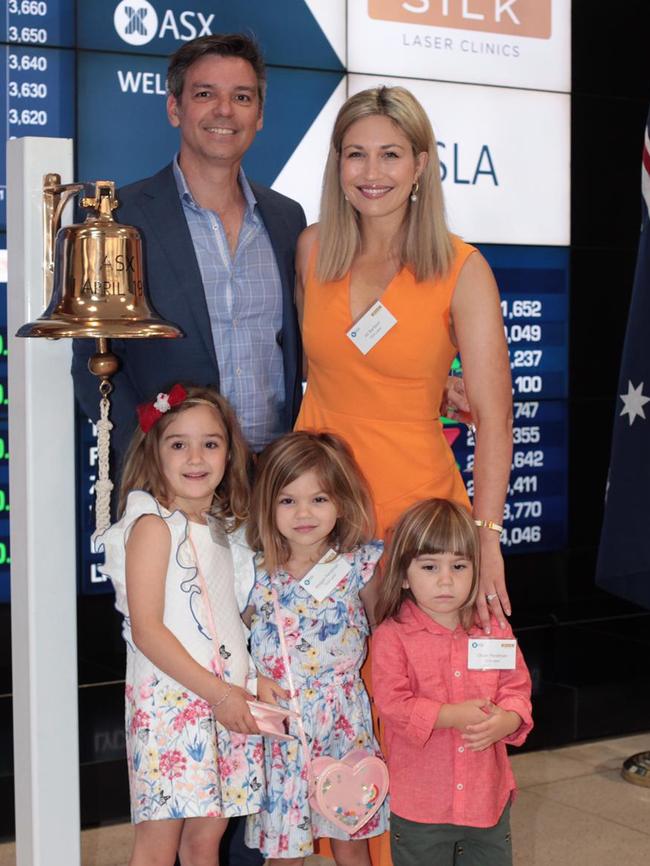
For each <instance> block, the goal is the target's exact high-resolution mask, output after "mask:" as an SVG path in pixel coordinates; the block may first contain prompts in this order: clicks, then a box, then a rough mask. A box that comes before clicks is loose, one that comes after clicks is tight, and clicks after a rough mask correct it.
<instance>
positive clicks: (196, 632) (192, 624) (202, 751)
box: [99, 491, 264, 823]
mask: <svg viewBox="0 0 650 866" xmlns="http://www.w3.org/2000/svg"><path fill="white" fill-rule="evenodd" d="M143 514H158V515H159V516H160V517H162V518H163V519H164V520H165V522H166V524H167V526H168V528H169V531H170V534H171V541H172V543H171V549H170V556H169V564H168V570H167V576H166V581H165V609H164V615H163V621H164V623H165V625H166V626H167V627H168V628H169V629H170V631H172V632H173V633H174V635H175V636H176V637H177V638H178V639H179V640H180V642H181V643H182V644H183V646H184V647H185V649H186V650H187V651H188V652H189V653H190V655H192V656H193V658H194V659H195V660H196V661H198V662H199V663H200V664H202V665H203V666H204V667H205V668H207V669H208V670H212V669H213V660H214V654H215V647H214V645H213V640H212V636H211V634H210V628H209V618H208V617H207V615H206V609H205V603H206V599H205V597H204V595H203V593H202V591H201V586H200V582H199V580H198V578H197V574H196V568H195V567H194V557H193V554H192V552H191V546H190V545H189V544H187V543H186V542H187V538H188V532H191V536H192V540H193V542H194V545H195V550H196V552H197V556H198V559H199V563H200V565H201V571H202V573H203V576H204V579H205V584H206V589H207V592H208V597H209V598H208V603H209V602H210V600H212V605H211V607H212V614H213V620H214V621H215V623H216V629H217V643H218V644H219V647H218V651H219V652H220V657H221V660H222V666H223V669H224V677H225V679H226V680H228V681H232V682H235V683H237V684H238V685H242V686H243V685H250V684H249V683H248V682H247V676H248V668H249V661H250V660H249V658H248V653H247V650H246V638H245V634H244V627H243V624H241V621H240V619H239V612H238V607H237V602H236V600H235V589H234V577H233V564H232V555H231V552H230V549H229V546H228V545H227V546H225V547H224V546H222V545H219V544H216V543H214V542H213V541H212V539H211V537H210V531H209V528H208V527H207V526H203V525H199V524H194V523H193V524H190V525H189V526H188V522H187V519H186V518H185V517H184V515H182V514H181V513H180V512H178V511H176V512H173V513H170V512H168V511H167V510H166V509H164V508H163V507H162V506H161V505H160V504H159V503H158V502H156V500H155V499H153V497H151V496H150V495H149V494H147V493H144V492H142V491H136V492H134V493H131V494H130V496H129V499H128V502H127V509H126V513H125V515H124V517H123V518H122V519H121V520H120V521H119V522H118V523H117V524H115V525H114V526H112V527H111V528H110V529H109V530H108V531H107V532H106V533H104V535H103V536H101V538H100V539H99V541H100V544H101V546H102V547H103V548H105V550H106V564H105V565H104V567H103V571H104V573H105V574H107V575H108V576H109V577H110V578H111V580H113V583H114V585H115V588H116V606H117V607H118V610H120V612H121V613H122V614H123V615H124V625H123V635H124V638H125V640H126V644H127V669H126V686H125V694H126V701H125V710H126V713H125V721H126V751H127V759H128V768H129V786H130V792H131V814H132V819H133V822H134V823H138V822H140V821H154V820H156V821H157V820H162V819H168V818H195V817H219V816H223V817H232V816H235V815H248V814H251V813H252V812H255V811H257V810H258V809H259V808H260V805H261V799H262V795H263V787H264V786H263V780H264V775H263V773H264V769H263V754H264V747H263V743H262V739H261V737H246V736H244V735H243V734H235V733H231V732H229V731H227V730H226V729H225V728H223V727H222V726H221V725H219V724H216V723H215V720H214V718H213V716H212V712H211V710H210V706H209V705H208V703H207V702H206V701H204V700H203V699H202V698H200V697H198V696H197V695H195V694H193V693H192V692H190V691H189V690H188V689H185V688H184V687H183V686H182V685H180V684H179V683H177V682H176V681H175V680H173V679H172V678H171V677H169V676H167V675H166V674H165V673H163V672H162V671H160V670H159V669H158V668H156V666H155V665H154V664H153V663H152V662H151V661H150V660H149V659H148V658H147V657H146V656H145V655H143V653H141V652H140V650H138V648H137V647H136V646H135V644H134V643H133V640H132V637H131V626H130V619H129V612H128V607H127V598H126V586H125V575H124V550H125V544H126V539H127V538H128V533H129V531H130V529H131V527H132V526H133V524H134V523H135V521H136V520H137V519H138V518H139V517H140V516H142V515H143ZM190 527H191V528H190ZM228 541H229V544H230V545H233V544H235V543H237V541H236V537H235V538H232V537H229V538H228ZM217 600H218V602H219V604H217V603H216V602H217Z"/></svg>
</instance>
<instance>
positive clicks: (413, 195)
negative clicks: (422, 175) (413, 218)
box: [411, 180, 420, 202]
mask: <svg viewBox="0 0 650 866" xmlns="http://www.w3.org/2000/svg"><path fill="white" fill-rule="evenodd" d="M419 189H420V184H419V183H418V182H417V180H416V181H415V183H414V184H413V186H412V187H411V201H413V202H415V201H417V200H418V190H419Z"/></svg>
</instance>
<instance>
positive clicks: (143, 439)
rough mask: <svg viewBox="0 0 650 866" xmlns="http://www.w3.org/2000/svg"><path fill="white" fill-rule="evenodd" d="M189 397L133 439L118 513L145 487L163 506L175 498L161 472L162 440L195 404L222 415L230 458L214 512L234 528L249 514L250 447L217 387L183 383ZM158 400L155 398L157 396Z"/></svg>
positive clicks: (121, 486)
mask: <svg viewBox="0 0 650 866" xmlns="http://www.w3.org/2000/svg"><path fill="white" fill-rule="evenodd" d="M183 387H184V388H185V390H186V392H187V397H186V399H185V400H183V402H182V403H178V404H177V405H175V406H172V407H171V408H170V409H169V411H167V412H165V414H164V415H162V416H161V417H160V418H159V419H158V420H157V421H156V423H155V424H154V425H153V427H151V429H150V430H149V432H148V433H144V432H143V431H142V430H141V429H140V427H138V428H137V430H136V431H135V433H134V434H133V438H132V439H131V443H130V445H129V449H128V451H127V453H126V458H125V460H124V468H123V471H122V481H121V484H120V500H119V505H118V512H119V514H120V516H121V515H122V514H123V513H124V509H125V507H126V498H127V496H128V495H129V493H130V492H131V491H132V490H145V491H146V492H147V493H151V495H152V496H154V497H155V498H156V499H157V500H158V501H159V502H160V503H161V504H162V505H164V506H165V507H168V506H169V505H170V504H171V501H172V499H173V495H172V492H171V491H170V490H169V487H168V484H167V482H166V480H165V476H164V474H163V471H162V465H161V462H160V441H161V439H162V436H163V434H164V432H165V430H166V429H167V428H168V427H169V425H170V424H171V422H172V421H173V420H174V418H177V417H178V415H180V414H181V413H182V412H187V410H188V409H192V408H193V407H194V406H209V407H210V408H211V409H212V410H213V411H214V413H215V414H216V415H217V417H218V418H219V421H220V423H221V425H222V426H223V428H224V431H225V433H226V440H227V441H226V447H227V448H228V460H227V462H226V470H225V472H224V475H223V478H222V479H221V483H220V484H219V486H218V487H217V489H216V490H215V491H214V499H213V501H212V508H211V512H212V514H213V515H214V516H215V517H219V518H221V519H223V520H225V521H226V522H227V524H228V527H227V528H232V529H234V528H235V527H237V526H239V525H240V524H241V523H242V522H243V521H244V520H245V519H246V517H247V516H248V505H249V500H250V485H249V481H248V448H247V446H246V442H245V441H244V437H243V435H242V432H241V429H240V427H239V421H238V420H237V416H236V415H235V412H234V410H233V408H232V406H231V405H230V403H228V401H227V400H226V399H225V397H222V396H221V394H219V392H218V391H215V389H214V388H204V387H200V386H197V385H184V386H183ZM154 399H155V397H154Z"/></svg>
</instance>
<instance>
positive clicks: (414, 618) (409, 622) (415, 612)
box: [397, 598, 465, 636]
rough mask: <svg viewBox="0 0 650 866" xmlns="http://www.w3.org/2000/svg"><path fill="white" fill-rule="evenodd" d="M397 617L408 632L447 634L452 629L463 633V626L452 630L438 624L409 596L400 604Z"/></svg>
mask: <svg viewBox="0 0 650 866" xmlns="http://www.w3.org/2000/svg"><path fill="white" fill-rule="evenodd" d="M397 619H399V622H400V624H401V625H402V627H403V628H404V629H405V630H406V631H409V632H417V631H428V632H431V634H437V635H446V636H449V635H451V634H454V631H461V632H462V633H463V634H465V631H464V629H463V627H462V626H460V625H459V626H457V627H456V628H455V629H454V630H452V629H448V628H446V627H445V626H444V625H440V623H437V622H436V621H435V619H431V617H430V616H427V615H426V613H424V611H422V610H420V608H419V607H418V606H417V604H415V602H413V601H411V599H410V598H407V599H406V600H405V601H404V603H403V604H402V606H401V608H400V610H399V613H398V614H397Z"/></svg>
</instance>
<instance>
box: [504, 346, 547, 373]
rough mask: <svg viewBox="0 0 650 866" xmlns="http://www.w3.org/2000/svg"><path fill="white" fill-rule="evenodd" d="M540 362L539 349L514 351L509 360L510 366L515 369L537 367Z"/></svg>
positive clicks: (540, 352) (540, 351)
mask: <svg viewBox="0 0 650 866" xmlns="http://www.w3.org/2000/svg"><path fill="white" fill-rule="evenodd" d="M541 361H542V350H541V349H515V351H514V352H512V355H511V358H510V366H511V367H512V368H513V369H514V368H515V367H539V365H540V363H541Z"/></svg>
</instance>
